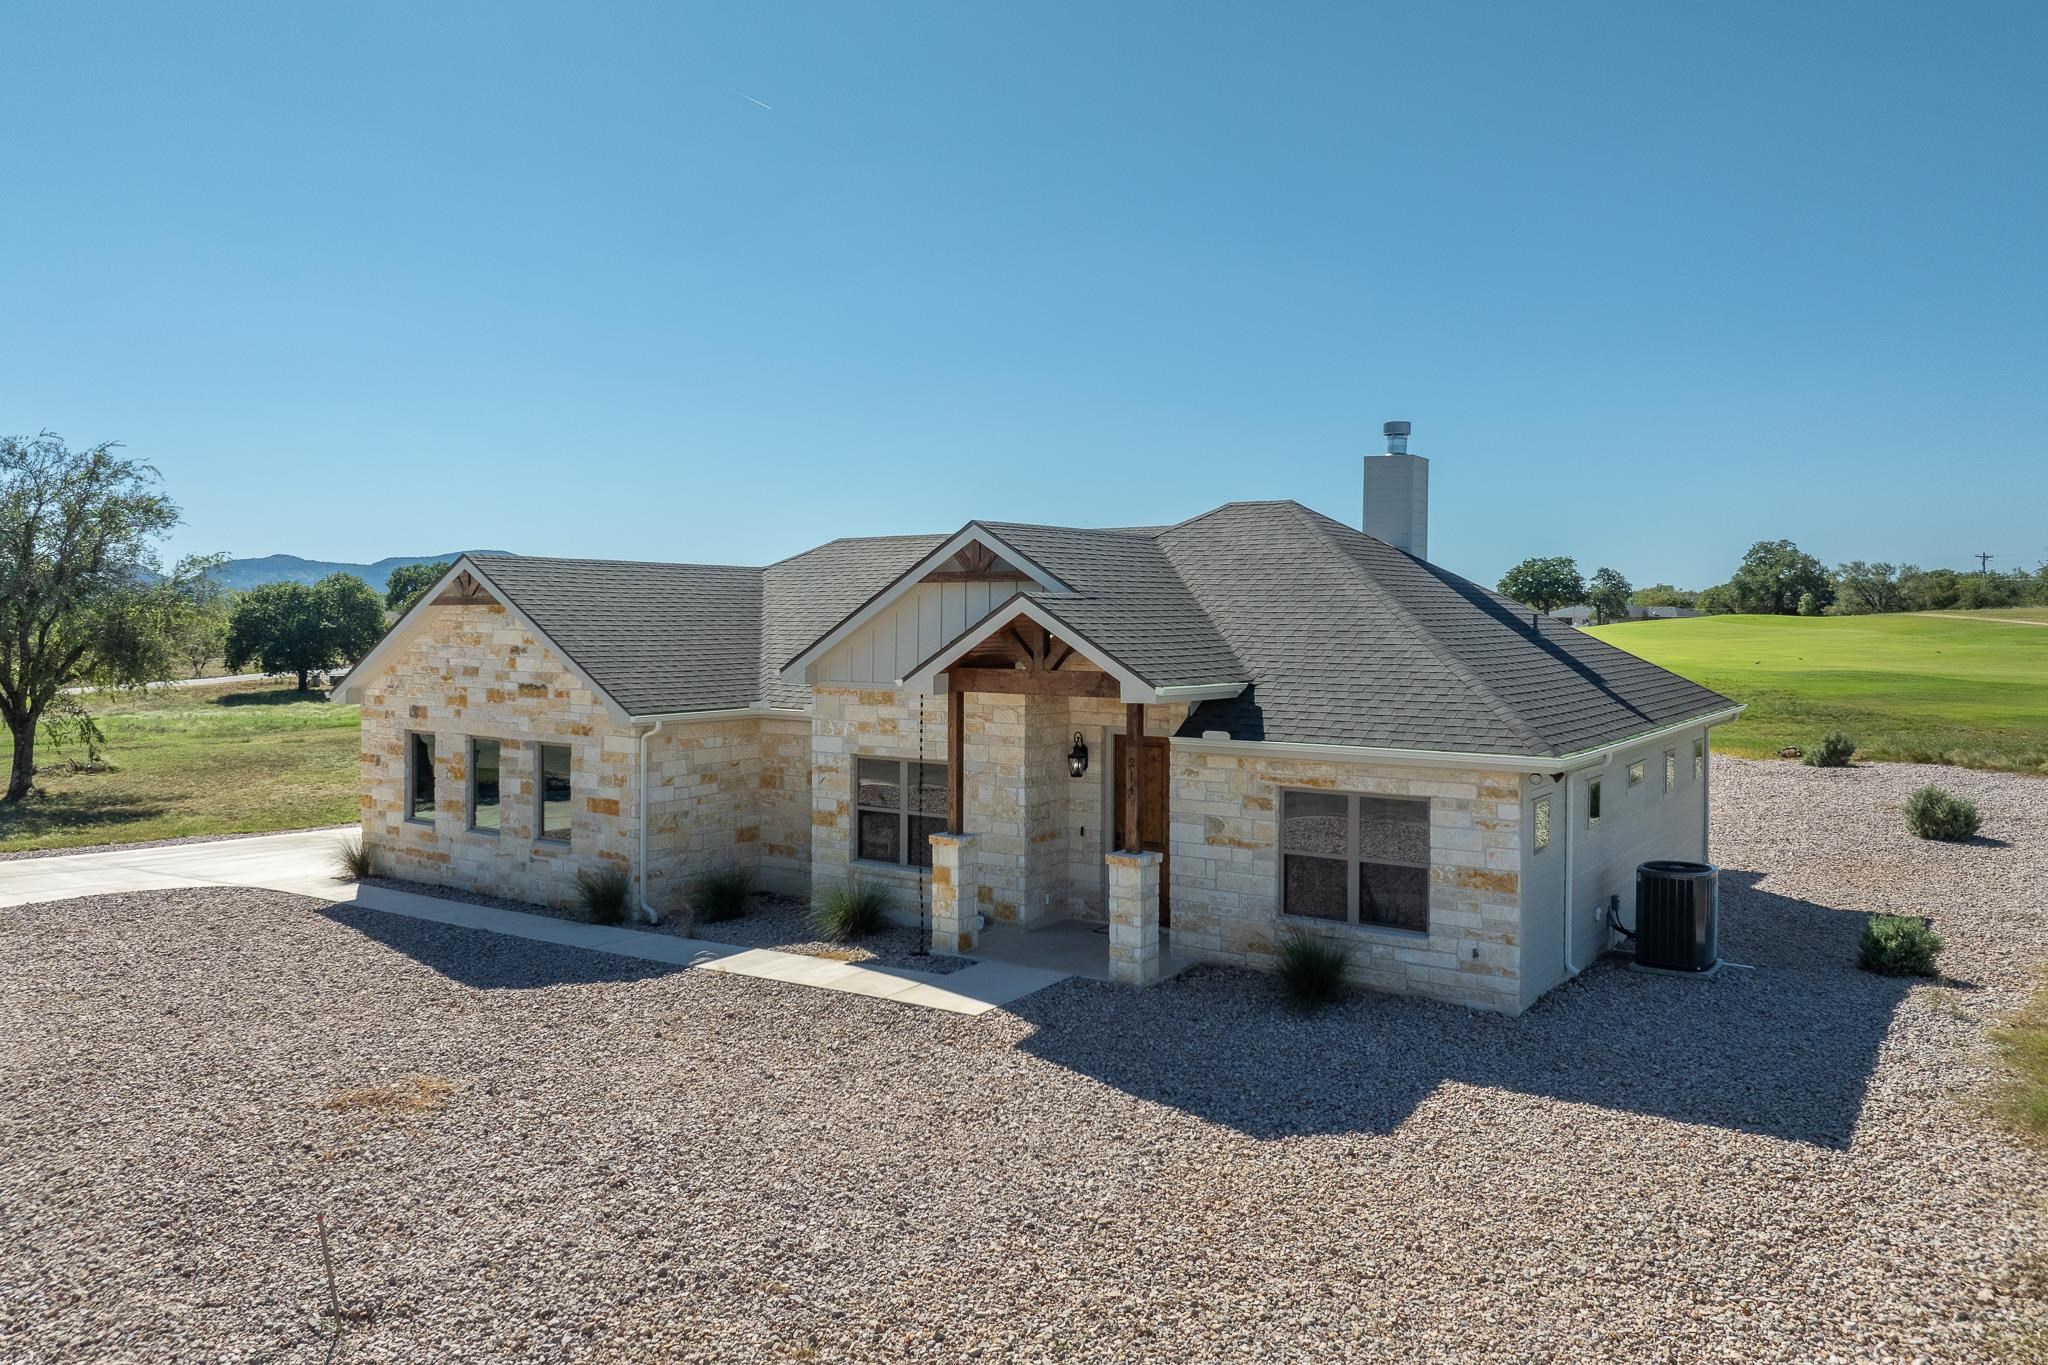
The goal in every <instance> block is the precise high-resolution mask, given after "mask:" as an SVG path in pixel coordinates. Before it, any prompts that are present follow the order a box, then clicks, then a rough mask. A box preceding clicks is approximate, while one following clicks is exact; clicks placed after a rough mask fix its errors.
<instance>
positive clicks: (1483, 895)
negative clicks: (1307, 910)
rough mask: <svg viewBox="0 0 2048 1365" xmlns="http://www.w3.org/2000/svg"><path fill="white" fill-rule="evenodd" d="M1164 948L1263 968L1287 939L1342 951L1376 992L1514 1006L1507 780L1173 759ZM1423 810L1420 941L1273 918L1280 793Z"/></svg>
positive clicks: (1512, 798)
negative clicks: (1424, 886)
mask: <svg viewBox="0 0 2048 1365" xmlns="http://www.w3.org/2000/svg"><path fill="white" fill-rule="evenodd" d="M1172 771H1173V839H1172V843H1173V858H1172V867H1171V873H1170V876H1171V886H1172V899H1173V923H1172V926H1171V931H1170V932H1171V940H1172V950H1173V952H1174V954H1175V955H1176V956H1192V957H1201V958H1208V959H1213V960H1218V961H1225V962H1234V963H1240V964H1243V965H1246V966H1251V967H1258V968H1270V967H1271V966H1272V965H1273V963H1274V947H1275V944H1276V943H1277V941H1278V940H1279V938H1280V936H1281V935H1282V934H1284V933H1286V932H1287V931H1288V930H1290V929H1293V928H1299V929H1301V930H1303V931H1304V932H1306V933H1309V934H1313V935H1317V936H1319V937H1325V938H1329V939H1332V940H1337V941H1341V942H1343V943H1345V944H1347V945H1348V946H1349V947H1350V948H1351V950H1352V955H1353V965H1354V974H1355V976H1356V977H1357V979H1358V980H1359V981H1360V982H1361V983H1362V984H1364V985H1366V986H1370V987H1373V988H1375V989H1379V990H1387V991H1397V992H1401V993H1404V994H1411V995H1425V996H1431V997H1434V998H1436V999H1439V1000H1448V1001H1451V1002H1453V1003H1456V1004H1460V1005H1468V1006H1471V1007H1474V1008H1477V1009H1487V1010H1499V1011H1502V1012H1504V1013H1510V1014H1512V1013H1516V1012H1518V1011H1519V1010H1520V1009H1521V1008H1522V1000H1521V996H1520V987H1519V981H1518V975H1519V969H1520V943H1521V913H1520V897H1519V890H1520V887H1519V869H1520V867H1521V857H1522V853H1521V833H1522V831H1521V820H1522V801H1521V788H1520V781H1521V779H1520V777H1519V775H1517V774H1515V773H1480V772H1473V771H1470V770H1464V769H1450V768H1408V767H1393V766H1388V767H1370V766H1364V765H1358V764H1348V763H1333V762H1328V761H1324V760H1319V759H1296V758H1282V757H1267V756H1264V755H1259V754H1248V755H1244V754H1217V753H1201V752H1196V751H1193V750H1190V749H1187V748H1184V747H1182V746H1179V745H1176V746H1175V748H1174V751H1173V766H1172ZM1290 788H1293V789H1314V790H1322V791H1335V792H1347V793H1350V792H1356V793H1360V794H1363V795H1375V796H1414V797H1428V798H1429V800H1430V862H1431V868H1430V892H1429V932H1428V933H1427V934H1420V933H1411V932H1406V931H1402V930H1398V929H1388V928H1381V927H1376V926H1367V925H1357V926H1354V925H1347V924H1332V923H1329V922H1327V921H1323V920H1314V919H1301V918H1289V917H1285V916H1282V915H1281V913H1280V865H1279V839H1280V824H1279V808H1280V794H1281V792H1282V791H1284V790H1287V789H1290Z"/></svg>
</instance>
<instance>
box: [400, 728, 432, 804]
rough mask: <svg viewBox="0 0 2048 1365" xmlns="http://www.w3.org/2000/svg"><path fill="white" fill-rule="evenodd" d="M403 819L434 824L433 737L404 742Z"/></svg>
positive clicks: (414, 736) (411, 738)
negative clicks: (404, 791) (405, 771)
mask: <svg viewBox="0 0 2048 1365" xmlns="http://www.w3.org/2000/svg"><path fill="white" fill-rule="evenodd" d="M405 747H406V759H405V762H406V767H407V768H409V769H411V771H410V772H409V773H408V774H407V775H406V795H405V818H406V819H408V820H423V821H425V822H426V823H428V824H432V823H433V822H434V737H433V736H432V735H412V736H409V737H408V739H407V742H406V746H405Z"/></svg>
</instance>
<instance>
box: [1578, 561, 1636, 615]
mask: <svg viewBox="0 0 2048 1365" xmlns="http://www.w3.org/2000/svg"><path fill="white" fill-rule="evenodd" d="M1634 591H1635V589H1633V588H1631V587H1630V586H1629V582H1628V580H1627V579H1626V578H1623V577H1622V576H1621V570H1619V569H1608V568H1601V569H1596V570H1595V571H1594V573H1593V581H1592V582H1591V583H1590V584H1588V585H1587V587H1586V605H1587V606H1589V607H1591V608H1592V609H1593V624H1594V625H1596V626H1604V625H1606V624H1607V623H1608V622H1610V621H1626V620H1628V603H1629V594H1630V593H1632V592H1634Z"/></svg>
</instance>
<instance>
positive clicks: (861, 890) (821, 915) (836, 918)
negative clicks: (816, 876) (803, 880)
mask: <svg viewBox="0 0 2048 1365" xmlns="http://www.w3.org/2000/svg"><path fill="white" fill-rule="evenodd" d="M811 919H812V920H813V922H814V923H815V924H816V925H817V928H818V932H819V933H821V934H823V935H825V937H827V938H829V939H832V940H833V941H834V942H838V943H844V942H845V941H846V940H848V939H854V938H866V937H867V936H868V935H869V934H872V933H875V932H877V931H879V930H880V929H881V928H882V927H883V926H884V925H886V924H887V923H888V922H889V893H888V892H887V891H885V890H884V889H882V888H881V887H879V886H862V885H860V884H858V883H855V882H841V883H840V884H839V885H837V886H830V887H827V888H825V891H824V893H823V894H822V895H820V896H819V897H818V904H817V907H816V908H815V909H814V910H813V911H812V912H811Z"/></svg>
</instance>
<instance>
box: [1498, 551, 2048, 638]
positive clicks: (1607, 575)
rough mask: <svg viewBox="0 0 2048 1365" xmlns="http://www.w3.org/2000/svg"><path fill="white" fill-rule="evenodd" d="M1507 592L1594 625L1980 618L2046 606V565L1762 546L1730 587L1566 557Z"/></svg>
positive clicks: (1530, 565) (1544, 560)
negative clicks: (1869, 557) (1883, 559)
mask: <svg viewBox="0 0 2048 1365" xmlns="http://www.w3.org/2000/svg"><path fill="white" fill-rule="evenodd" d="M1499 586H1500V592H1501V593H1502V594H1503V595H1504V596H1507V597H1512V598H1513V599H1514V600H1515V601H1517V602H1521V603H1523V604H1525V605H1527V606H1531V607H1534V608H1536V609H1537V610H1538V611H1542V612H1553V611H1556V610H1558V609H1559V608H1560V607H1566V606H1571V605H1574V604H1576V603H1581V602H1583V603H1584V604H1586V605H1587V606H1588V607H1590V608H1592V612H1593V621H1594V623H1595V624H1604V623H1606V622H1608V621H1621V620H1626V619H1627V618H1628V615H1629V608H1630V607H1686V608H1690V609H1692V610H1694V611H1699V612H1705V613H1708V614H1716V613H1726V612H1741V613H1745V614H1749V615H1761V616H1821V615H1828V616H1862V615H1869V614H1872V613H1876V612H1890V611H1973V610H1978V609H1981V608H1985V607H2025V606H2048V565H2043V566H2041V567H2040V568H2038V569H2034V570H2028V569H2009V570H1997V569H1991V568H1988V567H1987V568H1982V569H1977V570H1963V569H1923V568H1921V567H1919V566H1918V565H1916V564H1888V563H1866V562H1865V561H1863V560H1860V559H1852V560H1850V561H1849V562H1848V563H1846V564H1839V565H1836V566H1835V567H1834V568H1833V569H1830V568H1828V567H1827V566H1826V565H1824V564H1822V563H1821V562H1820V561H1819V560H1818V559H1815V558H1814V557H1813V556H1812V555H1810V554H1807V553H1806V552H1805V551H1804V550H1801V549H1800V548H1799V547H1798V546H1797V545H1795V544H1793V543H1792V542H1791V541H1789V540H1760V541H1758V542H1757V543H1756V544H1754V545H1752V546H1750V547H1749V552H1748V553H1747V554H1745V555H1743V557H1742V562H1741V563H1740V564H1738V565H1737V566H1736V569H1735V573H1734V575H1733V576H1731V577H1730V578H1729V579H1728V581H1727V582H1725V583H1719V584H1716V585H1715V586H1713V587H1711V588H1702V589H1697V590H1695V589H1690V588H1679V587H1674V586H1672V585H1671V584H1669V583H1653V584H1651V585H1650V586H1649V587H1646V588H1632V587H1631V586H1630V585H1629V582H1628V580H1627V579H1626V578H1624V577H1622V575H1621V574H1620V573H1618V572H1616V571H1615V570H1613V569H1605V568H1603V569H1601V570H1599V571H1598V572H1597V573H1595V574H1594V575H1593V577H1592V579H1591V580H1590V581H1589V580H1587V579H1584V578H1582V577H1581V576H1580V575H1579V568H1578V564H1577V563H1576V562H1575V561H1574V560H1572V559H1570V558H1569V557H1566V556H1563V555H1554V556H1549V557H1538V558H1533V559H1525V560H1523V561H1522V562H1521V563H1520V564H1517V565H1516V566H1515V567H1514V568H1512V569H1509V570H1508V571H1507V573H1506V574H1505V575H1503V576H1502V578H1501V580H1500V585H1499Z"/></svg>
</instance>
